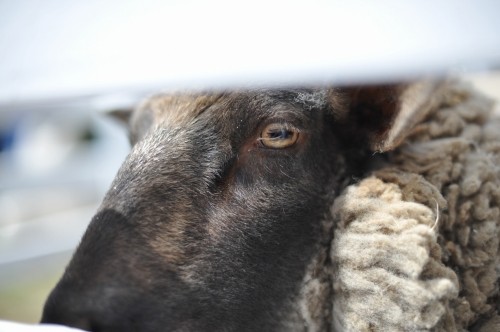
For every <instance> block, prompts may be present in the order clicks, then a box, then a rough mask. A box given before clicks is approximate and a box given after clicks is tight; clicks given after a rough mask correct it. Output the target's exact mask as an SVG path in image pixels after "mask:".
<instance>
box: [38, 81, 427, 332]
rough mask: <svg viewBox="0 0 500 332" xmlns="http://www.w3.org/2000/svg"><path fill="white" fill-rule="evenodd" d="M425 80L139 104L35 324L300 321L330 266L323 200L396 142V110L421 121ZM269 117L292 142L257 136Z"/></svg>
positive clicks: (214, 326) (223, 326) (220, 325)
mask: <svg viewBox="0 0 500 332" xmlns="http://www.w3.org/2000/svg"><path fill="white" fill-rule="evenodd" d="M428 86H429V85H425V87H426V88H425V89H423V88H420V89H419V88H418V85H386V86H380V87H349V88H338V89H337V88H317V89H316V88H308V89H275V90H258V89H256V90H247V91H237V92H223V93H199V94H170V95H159V96H155V97H153V98H151V99H149V100H148V101H147V102H145V103H144V104H143V105H142V106H141V107H140V108H138V110H136V111H135V112H134V113H133V115H132V117H131V122H130V127H131V140H132V143H133V149H132V151H131V153H130V155H129V156H128V158H127V159H126V161H125V162H124V164H123V166H122V167H121V169H120V171H119V172H118V175H117V177H116V179H115V180H114V182H113V184H112V186H111V188H110V190H109V192H108V193H107V195H106V197H105V198H104V201H103V203H102V205H101V207H100V208H99V210H98V212H97V214H96V215H95V217H94V218H93V220H92V222H91V224H90V225H89V228H88V230H87V232H86V234H85V235H84V237H83V239H82V242H81V244H80V246H79V248H78V250H77V251H76V253H75V255H74V257H73V259H72V261H71V263H70V264H69V266H68V268H67V270H66V272H65V274H64V276H63V277H62V279H61V281H60V282H59V284H58V285H57V287H56V288H55V290H54V291H53V292H52V294H51V296H50V297H49V299H48V300H47V303H46V306H45V309H44V315H43V318H42V321H44V322H55V323H61V324H66V325H70V326H76V327H80V328H83V329H88V330H92V331H159V330H169V331H271V330H272V331H276V330H304V329H307V328H308V326H307V325H308V324H309V323H308V319H307V317H304V313H303V311H304V310H303V309H301V307H303V305H304V301H306V302H307V300H308V299H307V298H308V296H310V295H307V296H304V280H305V279H307V278H308V276H309V275H310V274H311V273H312V274H313V275H314V274H315V273H316V272H314V271H312V272H311V266H314V264H316V263H317V262H318V261H319V262H321V264H328V262H326V261H325V259H326V258H325V252H327V251H328V246H329V243H330V241H331V238H329V237H328V236H329V235H326V238H325V225H327V226H326V228H328V227H330V230H331V224H330V226H328V225H329V224H328V221H327V220H326V221H325V218H326V215H327V209H328V208H329V206H330V205H331V203H332V202H333V200H334V198H335V197H336V195H337V194H338V193H339V191H340V190H341V189H342V188H343V187H344V186H345V185H347V184H348V183H349V182H350V181H351V180H352V179H353V178H355V177H356V176H358V175H359V174H362V172H363V170H364V168H365V167H366V165H367V163H368V162H369V159H370V158H371V156H372V154H373V151H374V150H377V151H385V150H388V149H390V148H391V147H392V146H393V145H395V144H397V143H398V142H400V141H401V137H402V135H404V134H406V133H405V131H407V127H408V126H407V125H401V121H403V120H398V119H400V118H401V117H403V118H404V122H405V123H408V122H409V121H410V120H411V121H413V119H417V118H418V117H419V116H421V114H420V113H419V112H417V111H415V110H420V109H422V106H423V105H424V104H425V103H426V102H427V101H428V91H431V90H430V89H428V88H427V87H428ZM412 89H413V90H412ZM408 91H414V92H412V95H411V96H412V97H411V98H409V97H408V93H409V92H408ZM415 91H416V92H415ZM416 96H418V98H417V97H416ZM403 98H404V99H403ZM408 98H409V99H410V100H411V101H414V102H413V104H411V103H410V105H409V104H408V103H409V101H408ZM405 112H406V113H405ZM415 114H417V115H415ZM269 125H277V126H278V127H280V126H281V127H280V128H285V129H287V128H292V129H291V130H292V131H294V132H296V133H298V138H297V141H296V142H295V143H294V144H291V145H290V146H287V147H285V148H273V147H268V146H266V145H264V144H263V141H262V137H263V132H265V129H266V128H267V127H268V126H269ZM398 126H399V127H398ZM278 134H279V133H278ZM326 234H331V232H328V231H327V232H326ZM316 275H317V273H316ZM325 291H328V290H325ZM312 293H314V292H312ZM305 316H307V315H305ZM319 319H320V320H321V321H322V322H323V323H322V324H324V325H321V324H320V325H321V328H324V327H326V325H328V324H330V318H329V317H328V314H322V317H319ZM309 328H310V329H313V328H312V327H311V326H309Z"/></svg>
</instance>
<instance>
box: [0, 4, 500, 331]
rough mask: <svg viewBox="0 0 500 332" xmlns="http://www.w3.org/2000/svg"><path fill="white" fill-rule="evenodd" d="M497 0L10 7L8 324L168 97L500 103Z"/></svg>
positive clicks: (1, 144) (72, 240)
mask: <svg viewBox="0 0 500 332" xmlns="http://www.w3.org/2000/svg"><path fill="white" fill-rule="evenodd" d="M498 13H500V2H498V1H493V0H490V1H487V0H479V1H474V2H472V1H461V0H442V1H425V0H423V1H395V0H381V1H373V2H369V1H350V2H343V1H326V0H325V1H319V0H318V1H308V2H305V1H274V2H269V1H267V2H265V1H252V2H234V1H220V0H214V1H210V2H204V1H199V0H184V1H174V0H171V1H155V0H141V1H139V0H134V1H130V0H129V1H126V0H122V1H117V0H108V1H97V0H88V1H83V2H75V1H64V0H44V1H37V0H18V1H12V0H10V1H9V0H0V319H9V320H16V321H24V322H36V321H37V320H38V319H39V318H40V314H41V308H42V304H43V301H44V300H45V297H46V296H47V294H48V292H49V290H50V288H51V287H53V286H54V284H55V282H56V281H57V278H59V276H60V275H61V273H62V271H63V268H64V266H65V264H66V263H67V261H68V259H69V258H70V255H71V252H72V250H74V248H75V247H76V245H77V243H78V241H79V238H80V237H81V235H82V233H83V231H84V230H85V228H86V225H87V223H88V222H89V221H90V218H91V216H92V215H93V213H94V211H95V209H96V208H97V206H98V204H99V202H100V200H101V199H102V196H103V195H104V193H105V191H106V190H107V187H108V186H109V184H110V182H111V180H112V179H113V177H114V175H115V173H116V171H117V169H118V167H119V166H120V164H121V162H122V161H123V159H124V158H125V156H126V154H127V151H128V149H129V147H128V141H127V136H126V133H125V131H124V128H123V127H122V126H121V125H120V124H118V123H117V122H116V121H113V120H112V119H109V118H107V117H106V116H105V115H104V114H103V113H104V112H106V111H109V110H113V109H117V108H129V107H133V105H135V104H136V103H137V102H138V101H139V100H140V99H141V98H143V97H144V96H147V95H148V94H150V93H153V92H156V91H165V90H178V89H209V88H212V89H213V88H238V87H246V86H274V85H298V84H354V83H372V82H379V81H380V82H382V81H387V80H400V79H411V78H415V77H419V76H430V75H434V76H443V75H452V76H459V77H464V78H465V79H467V80H472V81H473V82H474V83H475V84H476V85H477V86H478V87H479V88H480V89H481V90H483V91H485V93H486V94H489V95H490V96H492V97H495V98H497V99H500V72H499V71H498V70H499V69H500V37H499V36H500V20H498V18H497V16H498Z"/></svg>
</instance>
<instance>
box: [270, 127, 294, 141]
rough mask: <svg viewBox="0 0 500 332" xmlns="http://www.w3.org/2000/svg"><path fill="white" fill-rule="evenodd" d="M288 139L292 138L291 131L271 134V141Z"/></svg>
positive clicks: (279, 131)
mask: <svg viewBox="0 0 500 332" xmlns="http://www.w3.org/2000/svg"><path fill="white" fill-rule="evenodd" d="M288 137H290V131H289V130H285V129H281V130H276V131H271V132H270V133H269V138H271V139H287V138H288Z"/></svg>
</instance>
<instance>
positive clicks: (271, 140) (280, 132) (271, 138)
mask: <svg viewBox="0 0 500 332" xmlns="http://www.w3.org/2000/svg"><path fill="white" fill-rule="evenodd" d="M298 138H299V131H298V129H297V128H294V127H292V126H290V125H287V124H284V123H272V124H270V125H267V126H266V127H265V128H264V130H262V132H261V133H260V138H259V141H260V143H261V144H262V145H263V146H264V147H266V148H271V149H284V148H287V147H289V146H292V145H294V144H295V143H296V142H297V140H298Z"/></svg>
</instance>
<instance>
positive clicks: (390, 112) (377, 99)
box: [341, 81, 442, 152]
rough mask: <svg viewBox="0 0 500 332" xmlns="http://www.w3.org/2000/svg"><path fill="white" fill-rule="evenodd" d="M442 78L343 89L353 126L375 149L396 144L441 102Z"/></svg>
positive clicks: (379, 149)
mask: <svg viewBox="0 0 500 332" xmlns="http://www.w3.org/2000/svg"><path fill="white" fill-rule="evenodd" d="M441 85H442V84H441V83H438V82H429V81H423V82H416V83H402V84H387V85H377V86H358V87H348V88H344V89H341V95H342V96H343V97H342V99H343V101H344V104H345V103H347V104H345V106H344V107H346V108H347V115H346V118H347V119H346V120H347V121H348V123H349V127H351V128H352V127H354V131H355V133H356V134H357V135H359V136H360V137H361V139H362V140H363V141H364V142H366V143H367V144H368V146H369V148H370V149H371V150H372V151H375V152H384V151H389V150H392V149H394V148H396V147H397V146H398V145H399V144H401V142H402V141H403V140H404V139H405V138H406V137H407V136H408V135H409V134H411V132H412V129H413V128H414V127H415V126H416V125H417V124H418V123H419V122H420V121H422V120H423V118H424V117H425V116H426V115H427V114H428V112H429V111H430V110H431V109H432V108H433V107H434V105H435V104H436V102H437V95H438V93H437V91H438V90H439V87H440V86H441Z"/></svg>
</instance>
